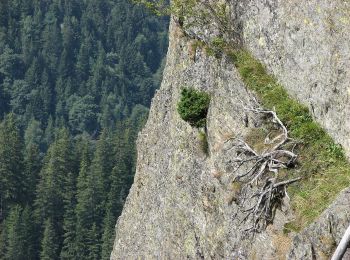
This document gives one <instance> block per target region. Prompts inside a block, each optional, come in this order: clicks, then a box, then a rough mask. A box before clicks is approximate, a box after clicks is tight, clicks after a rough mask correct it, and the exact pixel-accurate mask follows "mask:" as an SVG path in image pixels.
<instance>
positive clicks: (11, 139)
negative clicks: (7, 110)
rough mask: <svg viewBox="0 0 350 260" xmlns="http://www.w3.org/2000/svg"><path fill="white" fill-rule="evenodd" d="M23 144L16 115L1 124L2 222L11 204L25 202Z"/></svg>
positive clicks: (0, 186)
mask: <svg viewBox="0 0 350 260" xmlns="http://www.w3.org/2000/svg"><path fill="white" fill-rule="evenodd" d="M23 177H24V176H23V142H22V140H21V136H20V133H19V129H18V128H17V125H16V119H15V116H14V114H9V115H8V116H6V118H5V119H4V121H3V122H2V123H1V124H0V221H1V220H2V219H3V218H4V217H5V216H6V213H7V209H8V208H9V206H10V205H11V204H14V203H16V202H23V201H22V199H24V198H23V197H22V196H21V195H22V191H23V188H24V183H23V181H24V178H23Z"/></svg>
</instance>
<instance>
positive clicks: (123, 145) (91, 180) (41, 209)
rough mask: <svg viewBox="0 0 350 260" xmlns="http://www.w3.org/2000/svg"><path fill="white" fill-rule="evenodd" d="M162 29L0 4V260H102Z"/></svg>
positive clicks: (22, 2)
mask: <svg viewBox="0 0 350 260" xmlns="http://www.w3.org/2000/svg"><path fill="white" fill-rule="evenodd" d="M167 26H168V21H167V19H166V18H159V17H154V16H153V15H151V14H150V13H149V12H147V11H146V10H145V9H143V8H142V7H140V6H135V5H133V4H132V3H130V2H129V1H128V0H115V1H110V0H86V1H81V0H45V1H43V0H35V1H27V0H11V1H9V0H3V1H0V259H39V258H40V259H109V255H110V252H111V248H112V242H113V240H114V225H115V222H116V220H117V217H118V216H119V214H120V212H121V210H122V207H123V203H124V200H125V197H126V195H127V193H128V190H129V188H130V185H131V184H132V180H133V174H134V165H135V145H134V142H135V139H136V136H137V133H138V131H139V130H140V129H141V127H142V126H143V124H144V122H145V120H146V116H147V113H148V108H147V107H148V106H149V104H150V101H151V98H152V96H153V94H154V91H155V89H156V88H157V87H158V86H159V83H160V80H161V74H162V60H163V58H164V56H165V52H166V49H167Z"/></svg>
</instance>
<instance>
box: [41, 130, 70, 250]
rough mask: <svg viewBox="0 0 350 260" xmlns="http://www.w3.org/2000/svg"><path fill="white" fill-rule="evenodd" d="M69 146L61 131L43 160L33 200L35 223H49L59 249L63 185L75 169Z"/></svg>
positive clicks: (63, 201) (67, 137) (68, 140)
mask: <svg viewBox="0 0 350 260" xmlns="http://www.w3.org/2000/svg"><path fill="white" fill-rule="evenodd" d="M71 145H72V143H71V139H70V135H69V133H68V131H67V129H62V130H61V131H60V132H59V134H58V136H57V137H56V140H55V142H54V143H53V144H52V145H51V146H50V148H49V151H48V154H47V156H46V158H45V159H44V165H43V168H42V170H41V172H40V181H39V184H38V187H37V194H38V196H37V198H36V200H35V206H36V217H37V221H38V223H39V224H40V223H43V221H44V220H45V219H50V220H51V221H52V225H53V228H54V231H55V235H56V241H55V243H56V244H57V245H58V248H60V247H61V245H62V242H63V238H62V236H63V218H64V214H65V211H64V206H65V196H66V192H67V190H66V188H68V187H65V184H66V183H65V182H66V180H68V179H69V178H70V174H71V173H72V172H74V168H75V165H74V163H75V160H74V156H73V150H72V146H71Z"/></svg>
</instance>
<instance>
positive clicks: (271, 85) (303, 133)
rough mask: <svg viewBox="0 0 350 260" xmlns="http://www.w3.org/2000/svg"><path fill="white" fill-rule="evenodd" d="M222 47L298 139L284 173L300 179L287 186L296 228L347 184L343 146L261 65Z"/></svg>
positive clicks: (349, 171)
mask: <svg viewBox="0 0 350 260" xmlns="http://www.w3.org/2000/svg"><path fill="white" fill-rule="evenodd" d="M224 51H225V53H226V54H228V56H229V57H230V58H231V59H232V61H233V62H234V63H235V65H236V67H237V69H238V71H239V73H240V75H241V77H242V79H243V81H244V82H245V84H246V85H247V86H248V88H249V89H251V90H252V91H254V92H255V93H256V94H257V95H258V97H259V98H260V102H261V103H262V105H263V106H264V107H265V108H267V109H274V110H275V111H276V113H277V114H278V116H279V118H280V119H281V120H282V121H283V122H284V124H285V125H286V126H287V128H288V129H289V131H290V135H291V137H292V138H294V139H297V140H300V141H301V145H299V147H298V154H299V165H298V167H297V168H295V169H292V170H289V171H288V173H287V174H289V175H292V176H301V177H303V180H302V181H301V182H299V183H297V184H295V185H292V186H290V188H289V194H290V195H291V202H292V206H293V208H294V210H295V213H296V216H297V218H296V220H295V222H294V223H290V225H289V228H291V229H298V228H302V227H303V226H304V225H306V224H308V223H310V222H312V221H313V220H314V219H315V218H316V217H317V216H319V215H320V213H321V212H322V211H323V210H324V209H325V208H326V207H327V206H329V204H330V203H331V202H332V201H333V200H334V199H335V197H336V196H337V195H338V194H339V192H340V191H341V190H342V189H344V188H346V187H348V186H349V185H350V164H349V162H348V161H347V160H346V158H345V155H344V152H343V149H342V148H341V146H340V145H338V144H336V143H335V142H334V141H333V139H332V138H331V137H330V136H329V135H328V134H327V133H326V131H325V130H324V129H323V128H322V127H321V126H320V125H319V124H318V123H316V122H315V121H314V120H313V119H312V116H311V115H310V113H309V110H308V108H307V107H305V106H304V105H301V104H300V103H299V102H297V101H296V100H294V99H292V98H291V97H290V96H289V95H288V93H287V92H286V90H285V89H284V88H283V87H282V86H281V85H280V84H278V83H277V80H276V79H275V78H274V77H272V76H271V75H269V74H268V73H267V72H266V69H265V68H264V66H263V65H262V64H261V63H259V62H258V61H257V60H256V59H254V58H253V57H252V55H251V54H250V53H249V52H247V51H243V50H238V51H237V50H229V51H228V49H227V48H224Z"/></svg>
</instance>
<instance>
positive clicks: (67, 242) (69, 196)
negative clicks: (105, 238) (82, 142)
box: [61, 172, 77, 259]
mask: <svg viewBox="0 0 350 260" xmlns="http://www.w3.org/2000/svg"><path fill="white" fill-rule="evenodd" d="M75 182H76V176H75V174H73V173H72V172H70V173H69V174H68V176H67V179H66V183H65V195H64V209H65V213H64V221H63V230H64V234H63V238H64V240H63V248H62V251H61V259H77V253H76V244H75V242H76V233H75V232H76V216H75V207H76V190H75V189H76V183H75Z"/></svg>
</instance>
